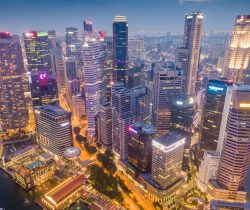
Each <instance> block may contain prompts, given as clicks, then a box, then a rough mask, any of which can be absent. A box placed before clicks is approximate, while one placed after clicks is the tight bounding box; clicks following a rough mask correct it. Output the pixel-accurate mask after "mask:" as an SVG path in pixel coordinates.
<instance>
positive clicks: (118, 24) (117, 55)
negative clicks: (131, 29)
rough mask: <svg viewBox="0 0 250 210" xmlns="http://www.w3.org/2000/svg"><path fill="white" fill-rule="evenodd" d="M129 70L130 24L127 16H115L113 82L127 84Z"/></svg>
mask: <svg viewBox="0 0 250 210" xmlns="http://www.w3.org/2000/svg"><path fill="white" fill-rule="evenodd" d="M127 69H128V23H127V19H126V17H125V16H115V18H114V22H113V71H114V74H113V80H114V81H117V82H120V81H121V82H124V83H125V82H126V74H127Z"/></svg>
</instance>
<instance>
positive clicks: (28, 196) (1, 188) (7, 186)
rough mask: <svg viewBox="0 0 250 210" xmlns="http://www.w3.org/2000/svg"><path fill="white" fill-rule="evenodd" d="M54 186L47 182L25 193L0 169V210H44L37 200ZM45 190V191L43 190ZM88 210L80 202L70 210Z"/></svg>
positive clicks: (84, 204)
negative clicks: (2, 209)
mask: <svg viewBox="0 0 250 210" xmlns="http://www.w3.org/2000/svg"><path fill="white" fill-rule="evenodd" d="M53 185H54V183H52V182H49V183H48V182H47V183H46V185H45V184H42V185H41V186H38V187H36V188H33V189H31V190H30V191H28V192H25V191H24V190H23V189H22V188H21V187H20V186H19V185H17V184H16V183H15V181H14V180H13V179H12V178H11V177H10V176H9V175H8V174H6V173H5V172H4V171H2V170H1V169H0V209H1V208H4V209H6V210H42V208H41V207H40V206H39V205H38V204H36V202H35V199H36V198H38V197H40V196H41V195H42V194H43V193H44V192H47V191H48V190H49V188H51V187H52V186H53ZM43 188H44V189H43ZM76 209H78V210H88V207H87V205H86V203H84V202H81V201H78V202H75V203H74V204H72V206H71V207H70V208H69V210H76Z"/></svg>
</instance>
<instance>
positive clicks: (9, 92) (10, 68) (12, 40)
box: [0, 32, 29, 133]
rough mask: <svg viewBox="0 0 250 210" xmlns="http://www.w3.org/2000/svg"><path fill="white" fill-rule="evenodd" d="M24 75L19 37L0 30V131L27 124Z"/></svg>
mask: <svg viewBox="0 0 250 210" xmlns="http://www.w3.org/2000/svg"><path fill="white" fill-rule="evenodd" d="M24 76H26V74H25V69H24V64H23V56H22V49H21V44H20V39H19V37H18V36H11V35H10V33H8V32H0V133H1V132H2V131H5V130H8V129H15V128H23V127H25V126H27V125H28V120H29V117H28V110H27V105H26V102H25V97H24V87H23V86H24V81H23V77H24Z"/></svg>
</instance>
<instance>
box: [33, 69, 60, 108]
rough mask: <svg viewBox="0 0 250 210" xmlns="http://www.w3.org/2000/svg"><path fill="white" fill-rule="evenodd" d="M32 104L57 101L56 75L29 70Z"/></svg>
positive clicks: (39, 104) (40, 104)
mask: <svg viewBox="0 0 250 210" xmlns="http://www.w3.org/2000/svg"><path fill="white" fill-rule="evenodd" d="M29 78H30V79H29V81H30V91H31V96H32V103H33V106H42V105H45V104H55V103H58V102H59V98H58V89H57V82H56V77H55V76H54V75H52V74H50V73H48V72H46V71H40V72H31V73H30V75H29Z"/></svg>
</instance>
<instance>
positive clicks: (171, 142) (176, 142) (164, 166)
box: [151, 132, 185, 189]
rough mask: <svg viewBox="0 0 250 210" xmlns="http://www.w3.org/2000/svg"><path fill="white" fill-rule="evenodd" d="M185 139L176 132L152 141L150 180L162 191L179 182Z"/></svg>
mask: <svg viewBox="0 0 250 210" xmlns="http://www.w3.org/2000/svg"><path fill="white" fill-rule="evenodd" d="M184 144H185V138H184V137H183V136H182V135H180V134H179V133H176V132H170V133H169V134H165V135H162V136H159V137H157V138H155V139H153V141H152V146H153V153H152V172H151V179H152V180H153V181H155V182H156V183H158V184H159V185H160V186H161V188H162V189H166V188H169V187H173V186H174V185H176V184H177V183H178V182H179V181H180V180H181V167H182V157H183V152H184Z"/></svg>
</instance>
